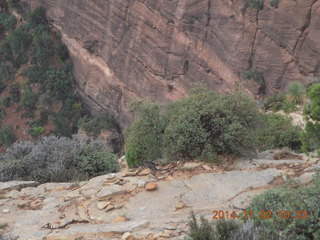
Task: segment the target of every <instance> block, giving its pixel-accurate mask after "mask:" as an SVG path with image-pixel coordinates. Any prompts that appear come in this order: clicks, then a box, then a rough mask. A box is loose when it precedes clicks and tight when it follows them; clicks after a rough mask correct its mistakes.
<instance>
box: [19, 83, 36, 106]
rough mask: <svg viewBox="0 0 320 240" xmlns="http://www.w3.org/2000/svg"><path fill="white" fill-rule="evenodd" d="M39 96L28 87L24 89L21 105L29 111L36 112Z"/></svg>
mask: <svg viewBox="0 0 320 240" xmlns="http://www.w3.org/2000/svg"><path fill="white" fill-rule="evenodd" d="M38 98H39V96H38V94H36V93H33V92H32V89H31V87H29V86H27V87H26V88H25V89H24V92H23V95H22V99H21V104H22V106H23V107H24V108H25V109H27V110H34V109H35V108H36V103H37V101H38Z"/></svg>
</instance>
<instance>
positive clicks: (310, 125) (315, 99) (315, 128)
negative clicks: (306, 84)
mask: <svg viewBox="0 0 320 240" xmlns="http://www.w3.org/2000/svg"><path fill="white" fill-rule="evenodd" d="M308 96H309V98H310V101H311V103H310V104H309V105H308V106H307V107H306V108H305V109H304V114H305V118H306V121H307V124H306V127H305V132H304V133H303V134H302V136H301V140H302V150H303V151H304V152H309V151H313V150H319V149H320V83H317V84H314V85H313V87H312V88H311V90H310V92H309V94H308Z"/></svg>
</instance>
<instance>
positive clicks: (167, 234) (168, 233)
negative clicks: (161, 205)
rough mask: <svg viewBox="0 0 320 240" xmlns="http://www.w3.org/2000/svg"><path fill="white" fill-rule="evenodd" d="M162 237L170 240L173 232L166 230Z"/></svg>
mask: <svg viewBox="0 0 320 240" xmlns="http://www.w3.org/2000/svg"><path fill="white" fill-rule="evenodd" d="M160 237H164V238H170V237H171V231H169V230H164V231H163V233H161V235H160Z"/></svg>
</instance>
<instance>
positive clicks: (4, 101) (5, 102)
mask: <svg viewBox="0 0 320 240" xmlns="http://www.w3.org/2000/svg"><path fill="white" fill-rule="evenodd" d="M10 101H11V99H10V97H9V96H7V97H4V98H2V99H1V105H2V106H4V107H6V108H8V107H10Z"/></svg>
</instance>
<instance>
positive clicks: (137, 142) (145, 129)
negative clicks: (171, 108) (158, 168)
mask: <svg viewBox="0 0 320 240" xmlns="http://www.w3.org/2000/svg"><path fill="white" fill-rule="evenodd" d="M164 127H165V125H164V119H163V116H162V115H161V114H160V107H159V106H158V105H155V104H151V103H149V104H144V105H142V106H139V116H138V118H137V119H136V121H135V122H134V123H133V124H132V125H131V126H130V128H129V129H128V131H127V139H126V160H127V163H128V165H129V167H136V166H138V165H141V164H143V163H146V162H151V161H154V160H156V159H158V158H160V157H161V150H162V143H163V133H164Z"/></svg>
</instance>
